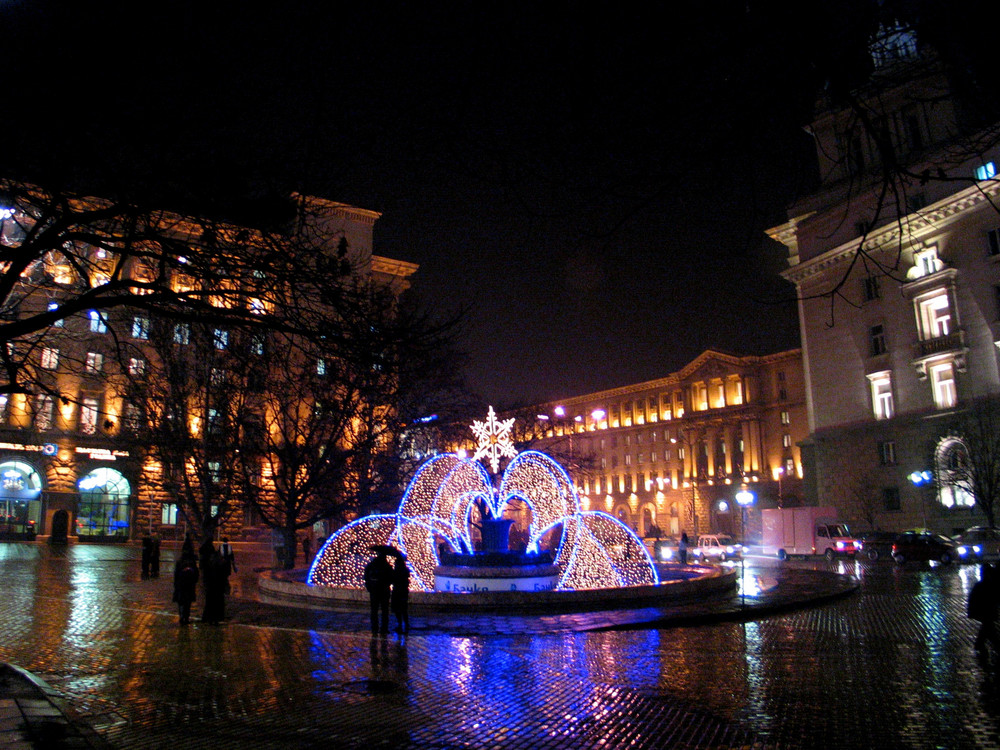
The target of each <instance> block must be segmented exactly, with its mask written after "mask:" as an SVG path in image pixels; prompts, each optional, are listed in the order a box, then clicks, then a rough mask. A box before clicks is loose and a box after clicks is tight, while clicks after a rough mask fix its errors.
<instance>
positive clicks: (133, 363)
mask: <svg viewBox="0 0 1000 750" xmlns="http://www.w3.org/2000/svg"><path fill="white" fill-rule="evenodd" d="M145 373H146V360H144V359H142V358H141V357H132V358H131V359H129V361H128V374H129V375H132V376H133V377H139V376H141V375H144V374H145Z"/></svg>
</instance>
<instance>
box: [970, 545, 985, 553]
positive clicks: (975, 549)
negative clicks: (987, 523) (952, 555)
mask: <svg viewBox="0 0 1000 750" xmlns="http://www.w3.org/2000/svg"><path fill="white" fill-rule="evenodd" d="M972 549H973V551H974V552H975V553H976V554H977V555H981V554H983V548H982V546H980V545H978V544H977V545H976V546H975V547H973V548H972Z"/></svg>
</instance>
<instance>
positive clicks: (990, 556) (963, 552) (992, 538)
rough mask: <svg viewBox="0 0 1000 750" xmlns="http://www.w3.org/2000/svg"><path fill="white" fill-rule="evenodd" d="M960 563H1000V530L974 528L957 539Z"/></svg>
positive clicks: (967, 530) (982, 527) (984, 527)
mask: <svg viewBox="0 0 1000 750" xmlns="http://www.w3.org/2000/svg"><path fill="white" fill-rule="evenodd" d="M955 544H956V545H957V548H956V549H957V552H958V560H959V562H970V563H982V562H997V561H1000V529H995V528H991V527H989V526H973V527H972V528H971V529H966V530H965V531H963V532H962V533H961V534H959V535H958V536H956V537H955Z"/></svg>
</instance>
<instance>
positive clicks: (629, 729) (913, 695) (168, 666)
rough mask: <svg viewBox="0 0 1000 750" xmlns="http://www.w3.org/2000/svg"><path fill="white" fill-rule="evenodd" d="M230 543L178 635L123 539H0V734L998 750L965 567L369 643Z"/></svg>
mask: <svg viewBox="0 0 1000 750" xmlns="http://www.w3.org/2000/svg"><path fill="white" fill-rule="evenodd" d="M172 555H173V553H172V552H171V551H169V550H167V551H165V554H164V568H163V570H164V572H165V573H166V572H168V571H170V570H171V569H172ZM241 557H242V559H241V563H242V564H241V567H240V573H239V575H238V576H237V579H236V581H235V582H234V596H233V598H232V600H231V601H230V606H229V612H228V614H229V615H230V618H231V619H229V620H228V621H227V622H226V623H225V624H224V625H222V626H208V625H201V624H200V623H195V624H192V625H191V626H189V627H186V628H181V627H178V625H177V616H176V612H175V611H174V608H173V606H172V605H171V603H170V581H169V576H168V575H165V576H164V577H161V578H160V579H156V580H150V581H142V580H139V563H138V549H137V548H131V547H130V548H125V547H105V546H100V547H97V546H85V545H74V546H71V547H69V548H67V549H64V550H53V549H50V548H48V547H46V546H44V545H41V544H24V543H8V544H0V580H2V581H3V591H4V596H3V597H2V599H0V633H2V634H3V635H2V638H0V661H4V662H7V663H9V664H12V665H17V666H18V667H21V668H23V669H24V670H27V671H28V673H27V676H33V677H34V678H35V679H36V680H38V681H39V682H37V683H32V684H28V683H27V681H26V679H25V677H26V675H24V674H21V673H13V675H12V676H11V677H10V679H7V677H8V675H6V674H5V673H0V728H2V727H3V726H5V721H6V726H8V727H10V726H11V719H12V717H14V718H13V720H14V721H15V722H18V723H15V724H14V726H16V727H18V728H17V729H11V730H9V731H6V732H4V731H0V746H2V747H46V748H52V747H111V748H142V747H147V748H163V747H176V748H200V747H204V748H214V749H216V750H218V749H219V748H228V747H244V748H245V747H253V748H287V747H302V748H311V747H317V748H318V747H324V748H330V747H337V748H341V747H344V748H355V747H365V748H380V747H385V748H397V747H399V748H418V747H419V748H439V749H442V750H443V749H445V748H448V749H451V748H618V747H633V748H647V747H648V748H665V747H676V748H826V747H830V748H833V747H837V748H842V747H844V746H845V745H847V746H852V745H853V746H862V747H883V748H937V747H946V748H997V747H1000V679H998V678H997V677H996V676H994V674H993V671H992V669H985V668H984V666H983V665H981V664H980V663H978V662H977V660H976V658H975V655H974V653H973V650H972V641H973V638H974V636H975V626H974V624H973V623H970V622H969V621H968V620H967V618H966V617H965V597H966V594H967V592H968V589H969V588H970V587H971V585H972V583H973V582H974V581H975V580H976V578H977V576H978V570H977V569H976V568H975V567H971V566H950V567H940V566H929V565H921V564H909V565H907V566H904V567H902V568H900V567H897V566H896V565H895V564H893V563H891V562H889V563H886V562H879V563H867V562H866V563H861V562H857V563H855V562H836V563H826V562H824V561H818V562H809V563H803V562H796V563H782V564H778V563H776V562H770V561H767V562H764V561H757V560H750V561H748V562H747V565H746V575H745V576H744V581H745V583H746V592H745V597H741V596H740V594H739V593H737V594H734V595H731V596H729V597H725V598H723V599H718V600H713V601H709V602H702V603H697V604H690V605H684V606H683V607H678V608H675V609H673V610H671V611H667V612H664V611H659V612H656V613H646V614H645V615H641V616H637V615H636V613H634V612H633V613H629V614H628V615H625V614H621V615H617V614H614V613H611V614H608V613H605V614H600V613H589V614H587V615H575V616H574V615H570V616H561V617H559V616H553V617H518V616H516V615H515V614H511V615H507V616H502V617H498V616H489V617H475V616H472V617H461V618H449V617H446V616H441V615H435V616H432V617H426V618H421V617H414V618H412V619H413V626H414V631H413V632H412V633H411V634H410V635H409V636H407V637H406V638H405V639H404V638H399V637H397V636H390V637H389V638H386V639H381V638H376V639H372V638H371V637H370V636H369V635H368V632H367V622H366V618H365V616H364V614H363V613H359V614H347V615H343V614H334V613H328V612H314V611H311V610H306V609H297V608H291V607H284V606H274V605H268V604H262V603H260V602H258V601H256V585H255V577H254V574H253V568H254V567H262V566H264V565H267V564H268V562H269V561H267V560H266V559H264V558H260V559H255V558H253V557H251V556H249V555H242V556H241ZM817 572H819V573H827V572H831V573H839V574H841V575H842V576H848V578H844V577H836V576H834V577H828V576H821V575H817ZM852 581H853V583H852ZM845 582H846V583H845ZM854 585H856V587H857V588H856V591H854V592H853V593H850V589H851V587H852V586H854ZM831 596H832V598H829V597H831ZM801 600H811V602H812V603H811V604H810V605H809V606H806V607H801V606H799V607H795V606H793V605H794V604H795V603H796V602H801ZM45 689H47V690H48V692H47V693H46V692H43V691H44V690H45ZM18 691H21V694H20V695H18V694H16V693H18ZM19 701H20V702H19ZM32 701H38V702H37V703H32ZM46 706H54V707H55V708H56V711H55V712H50V713H46V711H45V710H44V709H45V708H46ZM5 712H6V713H5ZM18 714H20V719H19V720H18V719H16V717H17V715H18ZM66 716H68V717H69V718H70V719H71V720H72V721H70V722H65V723H64V718H65V717H66ZM5 717H6V719H5ZM33 726H37V728H38V729H37V731H36V732H35V734H32V733H31V730H32V727H33Z"/></svg>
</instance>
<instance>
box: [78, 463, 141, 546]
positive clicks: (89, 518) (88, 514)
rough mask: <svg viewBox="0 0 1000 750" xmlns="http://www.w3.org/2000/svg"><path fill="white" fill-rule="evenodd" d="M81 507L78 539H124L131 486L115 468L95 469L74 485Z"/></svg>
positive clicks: (126, 533) (126, 530)
mask: <svg viewBox="0 0 1000 750" xmlns="http://www.w3.org/2000/svg"><path fill="white" fill-rule="evenodd" d="M77 488H78V489H79V490H80V507H79V511H78V512H77V515H76V533H77V536H78V537H79V539H80V541H98V540H102V541H122V542H124V541H127V540H128V533H129V496H130V495H131V494H132V487H131V485H130V484H129V482H128V480H127V479H126V478H125V477H123V476H122V475H121V473H120V472H118V471H116V470H115V469H105V468H101V469H94V470H93V471H92V472H90V473H89V474H87V475H86V476H85V477H83V479H81V480H80V481H79V483H78V484H77Z"/></svg>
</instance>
